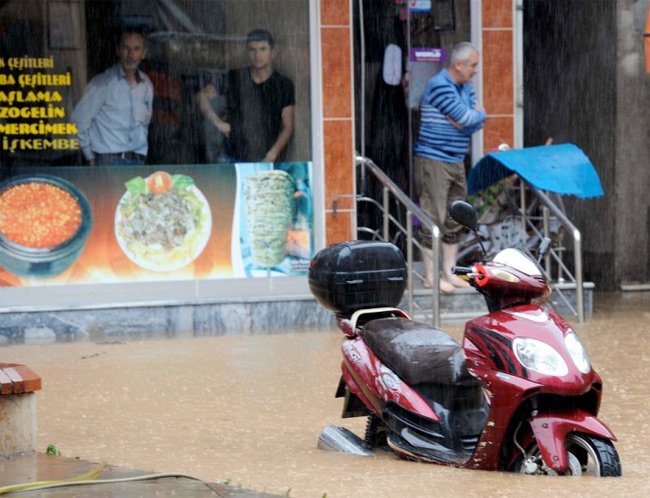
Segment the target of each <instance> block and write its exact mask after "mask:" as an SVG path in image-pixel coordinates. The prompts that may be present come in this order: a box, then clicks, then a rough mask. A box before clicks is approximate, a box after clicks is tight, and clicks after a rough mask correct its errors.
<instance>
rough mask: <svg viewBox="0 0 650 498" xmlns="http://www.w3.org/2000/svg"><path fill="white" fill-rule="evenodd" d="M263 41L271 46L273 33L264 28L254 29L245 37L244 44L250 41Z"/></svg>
mask: <svg viewBox="0 0 650 498" xmlns="http://www.w3.org/2000/svg"><path fill="white" fill-rule="evenodd" d="M258 41H265V42H267V43H268V44H269V46H270V47H271V48H273V35H272V34H271V33H269V32H268V31H267V30H265V29H254V30H253V31H251V32H250V33H248V36H247V37H246V44H247V45H248V44H249V43H250V42H258Z"/></svg>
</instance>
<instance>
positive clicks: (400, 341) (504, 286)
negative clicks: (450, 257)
mask: <svg viewBox="0 0 650 498" xmlns="http://www.w3.org/2000/svg"><path fill="white" fill-rule="evenodd" d="M450 213H451V215H452V217H454V219H456V220H457V221H459V222H460V223H461V224H463V225H465V226H467V227H468V228H470V229H472V230H475V229H476V227H477V223H476V212H475V211H474V209H473V208H472V206H471V205H469V204H467V203H465V202H456V203H454V204H453V205H452V206H451V208H450ZM549 243H550V241H548V239H546V240H545V242H543V243H542V244H541V246H540V250H539V251H538V253H539V258H540V259H541V257H542V256H543V254H544V253H545V252H546V250H548V245H549ZM538 264H539V260H538V262H537V264H536V263H535V262H534V261H533V260H531V259H530V258H529V257H528V256H526V255H525V254H524V253H522V252H520V251H518V250H516V249H505V250H503V251H501V252H499V253H498V254H497V255H496V256H495V257H494V259H493V260H492V261H491V262H481V263H476V264H474V265H473V266H471V267H455V268H454V272H455V273H456V274H458V275H463V276H465V278H467V279H468V281H469V282H470V284H471V285H472V286H473V287H474V288H475V289H476V290H477V291H478V292H480V293H481V294H483V296H484V297H485V300H486V302H487V306H488V310H489V313H488V314H487V315H485V316H482V317H479V318H475V319H473V320H470V321H469V322H467V324H466V325H465V335H464V338H463V344H462V346H461V345H460V344H458V342H456V341H455V340H454V339H453V338H452V337H451V336H450V335H448V334H447V333H445V332H443V331H442V330H439V329H436V328H433V327H431V326H430V325H427V324H424V323H419V322H416V321H413V320H411V319H410V318H409V317H408V316H407V315H406V313H404V312H403V311H401V310H399V309H397V308H395V306H396V305H397V304H398V303H399V301H400V299H401V297H402V294H403V292H404V287H405V281H406V268H405V265H404V258H403V256H402V255H401V253H400V251H399V249H397V248H396V247H395V246H393V245H392V244H389V243H385V242H345V243H342V244H335V245H333V246H330V247H329V248H326V249H324V250H322V251H321V252H319V253H318V254H317V255H316V256H315V257H314V259H313V260H312V263H311V268H310V272H309V283H310V288H311V290H312V293H313V294H314V296H315V297H316V299H317V300H318V301H319V302H320V304H321V305H323V306H325V307H326V308H328V309H331V310H333V311H334V312H335V313H336V314H337V324H338V326H339V328H340V329H341V330H342V331H343V333H344V334H345V338H344V340H343V344H342V351H343V362H342V364H341V368H342V371H343V375H342V378H341V381H340V383H339V387H338V390H337V393H336V396H337V397H342V398H344V400H345V402H344V407H343V418H346V417H357V416H368V424H367V428H366V434H365V439H364V440H361V439H360V438H359V437H357V436H356V435H354V434H353V433H352V432H350V431H348V430H347V429H344V428H341V427H337V426H330V427H328V428H326V429H325V430H324V431H323V433H322V435H321V438H320V440H319V446H320V447H321V448H325V449H336V450H342V451H348V452H353V453H357V454H372V450H373V449H376V448H382V447H386V446H388V447H389V448H390V449H392V450H393V451H394V452H395V453H396V454H397V455H399V456H400V457H402V458H406V459H413V460H420V461H427V462H434V463H440V464H446V465H453V466H458V467H466V468H473V469H482V470H505V471H513V472H521V473H525V474H545V475H596V476H620V475H621V462H620V459H619V456H618V454H617V452H616V449H615V448H614V445H613V443H612V441H615V440H616V438H615V436H614V434H613V433H612V431H610V430H609V428H607V426H606V425H605V424H603V423H602V422H601V421H600V420H599V419H598V418H597V417H596V415H597V414H598V409H599V405H600V397H601V390H602V380H601V378H600V377H599V376H598V374H597V373H596V372H595V371H594V370H593V369H592V368H591V365H590V362H589V358H588V356H587V353H586V352H585V350H584V348H583V346H582V344H581V343H580V340H579V339H578V336H577V335H576V334H575V332H574V331H573V330H572V328H571V326H570V325H569V324H568V323H567V322H566V321H564V320H563V319H562V318H561V317H560V316H559V315H558V314H557V313H556V312H555V311H554V310H552V309H551V308H550V307H548V306H546V305H545V304H544V303H545V302H547V301H548V299H549V298H550V294H551V290H550V288H549V286H548V285H547V284H546V282H545V280H544V277H543V275H542V273H541V272H540V270H539V269H538Z"/></svg>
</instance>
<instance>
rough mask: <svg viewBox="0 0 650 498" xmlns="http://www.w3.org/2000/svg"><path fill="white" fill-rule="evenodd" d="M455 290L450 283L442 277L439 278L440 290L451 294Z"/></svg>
mask: <svg viewBox="0 0 650 498" xmlns="http://www.w3.org/2000/svg"><path fill="white" fill-rule="evenodd" d="M455 290H456V287H454V286H453V285H452V284H450V283H449V282H447V281H446V280H445V279H444V278H441V279H440V292H444V293H445V294H451V293H452V292H454V291H455Z"/></svg>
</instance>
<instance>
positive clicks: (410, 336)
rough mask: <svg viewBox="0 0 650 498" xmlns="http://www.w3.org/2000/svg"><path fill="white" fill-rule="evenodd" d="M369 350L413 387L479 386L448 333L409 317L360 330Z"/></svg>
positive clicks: (373, 323)
mask: <svg viewBox="0 0 650 498" xmlns="http://www.w3.org/2000/svg"><path fill="white" fill-rule="evenodd" d="M361 335H362V337H363V338H364V339H365V341H366V343H367V344H368V347H369V348H370V349H371V350H372V352H373V353H375V354H376V355H377V357H378V358H379V359H380V360H381V361H382V362H383V363H384V364H385V365H386V366H387V367H388V368H390V369H391V370H393V371H394V372H395V373H396V374H397V375H399V376H400V378H401V379H402V380H403V381H405V382H406V383H408V384H410V385H411V386H415V385H417V384H422V383H427V384H438V385H456V386H464V387H470V386H477V385H480V381H479V380H478V379H476V378H475V377H474V376H473V375H472V374H470V373H469V371H468V370H467V365H466V361H465V355H464V353H463V348H462V347H461V345H460V344H459V343H458V342H457V341H456V340H454V339H453V338H452V337H451V336H450V335H449V334H447V333H446V332H444V331H442V330H440V329H436V328H433V327H431V326H430V325H427V324H425V323H420V322H416V321H413V320H408V319H406V318H401V317H400V318H380V319H378V320H371V321H370V322H368V323H366V324H365V325H364V326H363V329H362V330H361Z"/></svg>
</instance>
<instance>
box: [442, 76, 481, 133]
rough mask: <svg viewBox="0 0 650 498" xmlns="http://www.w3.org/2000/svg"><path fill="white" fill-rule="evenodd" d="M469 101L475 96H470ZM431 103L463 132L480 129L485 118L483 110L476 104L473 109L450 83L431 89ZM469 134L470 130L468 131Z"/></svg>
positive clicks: (473, 99)
mask: <svg viewBox="0 0 650 498" xmlns="http://www.w3.org/2000/svg"><path fill="white" fill-rule="evenodd" d="M471 101H472V102H474V101H475V97H474V96H473V93H472V96H471ZM431 104H432V105H433V106H434V107H436V108H437V109H438V110H439V111H440V112H441V113H442V114H443V115H445V116H446V117H447V119H448V120H449V121H450V123H452V124H453V125H454V126H456V127H457V128H459V129H461V130H462V131H463V132H466V131H468V130H472V131H476V130H477V129H480V127H481V126H482V124H483V121H484V120H485V111H484V110H483V108H482V107H480V106H478V107H477V108H475V109H472V108H471V107H468V106H467V104H466V103H465V102H464V101H463V100H462V99H461V98H460V97H459V96H458V93H457V91H456V89H454V88H452V87H451V86H450V85H438V86H436V87H434V88H433V89H432V95H431ZM470 134H471V132H470Z"/></svg>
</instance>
